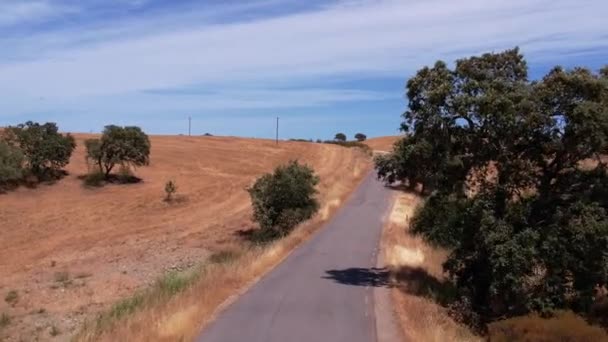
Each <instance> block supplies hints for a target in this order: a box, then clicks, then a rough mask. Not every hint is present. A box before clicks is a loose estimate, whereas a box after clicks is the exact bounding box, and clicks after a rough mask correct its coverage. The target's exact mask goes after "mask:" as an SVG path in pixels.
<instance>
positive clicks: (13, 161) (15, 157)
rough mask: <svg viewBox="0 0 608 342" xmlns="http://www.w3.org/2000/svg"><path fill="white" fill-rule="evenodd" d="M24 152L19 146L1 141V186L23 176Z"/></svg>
mask: <svg viewBox="0 0 608 342" xmlns="http://www.w3.org/2000/svg"><path fill="white" fill-rule="evenodd" d="M23 162H24V159H23V153H21V150H19V149H18V148H17V147H14V146H11V145H9V144H7V143H6V142H4V141H0V187H1V186H2V185H3V184H9V183H14V182H17V181H19V180H20V179H21V178H22V177H23Z"/></svg>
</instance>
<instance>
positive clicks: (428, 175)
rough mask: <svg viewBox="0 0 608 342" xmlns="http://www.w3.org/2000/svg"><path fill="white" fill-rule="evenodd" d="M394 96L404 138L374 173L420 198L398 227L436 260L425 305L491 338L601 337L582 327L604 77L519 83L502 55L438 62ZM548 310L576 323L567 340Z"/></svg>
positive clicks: (520, 67)
mask: <svg viewBox="0 0 608 342" xmlns="http://www.w3.org/2000/svg"><path fill="white" fill-rule="evenodd" d="M407 97H408V99H409V109H408V110H407V111H406V112H405V113H404V114H403V118H404V121H403V123H402V126H401V129H402V130H403V131H404V132H405V133H406V137H405V138H403V139H401V140H399V141H398V142H397V143H395V145H394V150H393V152H392V153H390V154H387V155H382V156H378V157H377V158H376V168H377V170H378V174H379V177H380V178H381V179H383V180H384V181H386V182H387V183H389V184H394V183H397V184H402V185H403V186H405V187H409V188H410V189H411V190H412V191H417V192H419V193H420V194H422V195H423V196H425V202H424V204H423V205H422V206H421V207H420V209H419V210H418V212H417V213H416V214H415V215H414V217H413V220H412V227H411V230H412V232H413V233H415V234H417V235H418V236H420V237H422V238H423V239H424V240H425V241H426V242H427V243H429V244H430V245H431V246H436V247H437V248H442V249H444V250H446V251H447V256H446V259H445V262H444V263H443V267H442V270H443V272H445V273H444V274H445V277H446V279H445V282H446V284H445V285H446V286H447V287H446V286H444V288H451V289H452V293H451V294H450V295H449V296H444V297H442V298H441V299H440V298H436V297H435V299H436V300H437V301H438V303H440V304H441V305H443V306H445V307H447V308H448V309H449V310H450V312H452V314H453V317H455V318H456V319H457V320H459V321H461V322H464V323H466V324H467V325H468V326H469V327H471V328H472V329H473V330H474V331H477V332H480V333H482V334H487V333H488V332H489V333H491V334H497V335H493V336H492V338H494V337H495V338H496V340H520V339H524V338H527V337H529V336H534V334H535V332H534V331H535V330H536V331H538V334H540V335H539V336H542V338H544V339H545V340H546V339H547V338H549V336H551V338H549V339H567V338H573V339H574V340H585V339H584V338H583V336H602V338H603V339H606V338H607V337H606V334H605V332H603V331H602V332H599V333H598V329H596V328H593V327H591V326H589V324H588V323H586V322H584V320H586V321H587V322H598V321H599V320H600V317H598V316H597V313H598V312H601V306H602V303H605V301H606V293H607V291H608V288H607V285H608V268H607V265H608V256H607V255H606V250H608V216H607V210H608V176H607V173H606V160H605V157H604V156H605V154H606V153H607V152H608V67H606V68H604V69H602V70H601V71H600V72H599V73H594V72H592V71H590V70H588V69H585V68H574V69H571V70H565V69H563V68H560V67H555V68H554V69H552V70H551V71H550V72H549V73H548V74H547V75H545V76H544V77H543V78H542V79H540V80H538V81H533V82H532V81H530V80H529V78H528V69H527V64H526V61H525V59H524V57H523V56H522V55H521V54H520V52H519V50H518V49H513V50H508V51H504V52H501V53H488V54H484V55H482V56H475V57H470V58H465V59H461V60H458V61H457V62H456V64H455V68H454V69H450V68H448V66H447V64H446V63H444V62H442V61H438V62H437V63H435V65H434V66H433V67H425V68H423V69H421V70H419V71H418V72H417V74H416V75H415V76H414V77H413V78H411V79H410V80H409V81H408V82H407ZM431 278H432V277H431ZM403 281H405V282H407V280H403ZM448 285H449V286H448ZM603 305H604V307H605V304H603ZM559 310H570V311H571V312H574V313H576V314H577V315H579V316H580V317H582V319H584V320H583V321H581V322H582V323H581V324H578V323H576V326H577V328H576V331H574V332H569V333H566V332H564V333H563V334H562V333H560V331H562V330H554V331H552V332H551V333H550V332H549V330H551V329H547V326H550V325H551V324H560V323H559V322H562V323H563V324H568V323H567V322H568V321H571V318H569V317H571V316H569V314H566V315H562V314H559V312H560V311H559ZM526 315H529V316H526ZM537 315H540V317H542V318H539V316H537ZM514 317H519V318H518V319H514V320H511V321H508V323H507V322H505V323H503V324H495V323H494V322H497V321H501V320H503V319H505V318H514ZM551 317H553V318H552V319H553V321H545V320H544V319H545V318H551ZM532 322H536V323H538V324H536V323H532ZM540 322H542V323H540ZM492 324H494V325H492ZM489 326H490V327H494V328H493V329H488V327H489ZM524 326H526V327H527V328H524ZM600 330H601V329H600ZM578 333H580V335H576V334H578ZM572 334H574V335H572ZM594 334H600V335H594ZM602 334H603V335H602ZM499 336H502V337H499ZM505 336H506V337H505ZM501 338H502V339H501Z"/></svg>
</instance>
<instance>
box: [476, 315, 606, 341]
mask: <svg viewBox="0 0 608 342" xmlns="http://www.w3.org/2000/svg"><path fill="white" fill-rule="evenodd" d="M488 332H489V336H488V340H489V341H491V342H508V341H538V342H551V341H580V342H595V341H608V334H606V332H605V331H604V330H603V329H602V328H600V327H597V326H592V325H589V324H588V323H587V322H585V320H584V319H582V318H581V317H580V316H577V315H575V314H574V313H572V312H571V311H566V312H558V313H556V315H555V316H554V317H551V318H542V317H540V316H538V315H535V314H531V315H527V316H521V317H515V318H511V319H507V320H503V321H498V322H496V323H492V324H490V325H489V329H488Z"/></svg>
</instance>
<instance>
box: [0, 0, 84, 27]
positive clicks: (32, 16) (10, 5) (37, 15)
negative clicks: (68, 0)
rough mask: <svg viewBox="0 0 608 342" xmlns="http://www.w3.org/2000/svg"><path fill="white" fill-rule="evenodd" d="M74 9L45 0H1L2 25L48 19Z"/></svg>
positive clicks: (0, 20)
mask: <svg viewBox="0 0 608 342" xmlns="http://www.w3.org/2000/svg"><path fill="white" fill-rule="evenodd" d="M73 11H75V8H74V7H71V6H66V5H58V4H52V3H51V2H49V1H45V0H36V1H30V0H5V1H2V2H0V27H2V26H11V25H16V24H23V23H30V22H36V21H41V20H46V19H49V18H53V17H57V16H60V15H63V14H65V13H69V12H73Z"/></svg>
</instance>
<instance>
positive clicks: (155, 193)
mask: <svg viewBox="0 0 608 342" xmlns="http://www.w3.org/2000/svg"><path fill="white" fill-rule="evenodd" d="M76 137H77V141H78V147H77V150H76V151H75V153H74V155H73V156H72V159H71V162H70V164H69V165H68V167H67V171H68V172H69V175H68V176H66V177H65V178H64V179H62V180H60V181H58V182H57V183H56V184H53V185H40V186H39V187H38V188H37V189H27V188H23V187H22V188H19V189H17V190H16V191H13V192H10V193H8V194H4V195H0V222H1V224H0V237H1V238H0V294H2V297H4V296H5V295H7V294H8V293H9V292H11V291H15V292H16V293H17V299H16V301H14V302H11V303H9V302H8V301H4V300H3V301H2V302H1V303H0V314H3V313H5V314H7V315H8V316H9V317H10V323H8V324H6V326H4V327H1V328H0V339H1V338H2V337H4V338H6V339H7V340H8V341H12V340H20V339H26V340H35V339H40V340H48V339H53V340H68V339H69V338H70V337H71V336H73V334H74V332H76V331H77V330H78V329H79V327H80V326H81V325H82V322H83V321H85V319H87V318H88V319H90V318H91V317H93V316H95V314H96V313H100V312H106V311H107V310H108V308H109V307H110V305H111V304H112V303H115V302H117V301H118V300H120V299H122V298H126V297H129V296H131V295H132V294H133V293H138V291H142V289H145V288H148V287H150V286H151V285H153V284H154V281H155V279H157V278H158V277H160V276H162V275H163V274H166V273H167V272H168V271H171V270H177V271H179V270H188V269H192V268H193V267H196V266H197V265H199V264H200V262H201V261H202V260H205V259H206V258H207V257H209V256H210V255H212V254H213V253H217V252H221V251H226V250H230V251H235V252H236V253H237V254H238V255H240V257H239V258H237V259H236V260H233V261H228V262H218V263H211V264H209V265H208V266H206V267H204V268H203V269H202V271H199V273H201V276H200V277H199V278H200V279H198V280H197V281H196V282H195V283H194V284H193V285H192V286H191V287H190V288H189V289H188V290H187V291H184V292H183V293H180V294H178V295H177V296H174V298H172V299H168V298H163V299H162V300H161V299H159V300H158V301H154V303H152V302H150V303H147V305H148V306H147V307H151V306H152V305H155V306H156V309H158V310H156V309H154V310H143V312H142V313H141V314H139V316H138V314H137V313H135V314H132V315H130V316H132V317H129V322H127V323H124V324H122V323H121V324H122V325H119V326H116V327H115V328H113V330H114V331H115V334H118V335H113V337H112V338H113V339H116V337H117V336H120V338H119V340H125V339H124V338H125V337H129V338H128V340H150V339H166V340H176V339H179V338H181V337H184V336H185V337H189V336H193V334H195V333H196V332H197V331H198V329H199V328H200V325H201V323H202V322H204V321H205V320H207V319H209V317H210V316H211V314H212V313H213V312H214V309H215V308H216V307H217V305H219V304H220V303H222V302H223V301H224V299H226V298H228V297H229V296H230V295H232V294H234V292H235V291H236V290H237V289H240V288H243V286H245V285H246V284H248V283H250V282H251V281H253V280H254V279H255V278H256V277H258V276H260V275H261V274H263V273H264V272H265V271H267V270H268V269H269V268H271V267H272V266H274V265H275V264H276V263H278V262H279V261H280V260H281V259H282V258H283V257H284V256H285V255H286V254H287V253H288V251H289V250H290V249H291V248H293V247H294V246H295V245H297V244H298V243H299V242H300V241H301V240H303V239H304V238H305V237H306V236H307V235H308V234H309V233H310V232H311V231H313V230H314V229H315V228H316V227H318V226H319V224H318V223H319V222H321V221H322V220H323V219H327V218H328V217H329V216H330V214H331V213H332V212H333V210H334V209H335V207H336V206H338V205H339V204H340V203H341V201H343V200H344V198H345V197H346V196H347V195H348V194H349V193H350V191H351V190H352V189H353V188H354V187H355V186H356V184H358V182H359V181H360V179H361V178H362V177H363V175H364V174H365V173H366V172H367V170H368V169H369V167H370V162H369V158H368V157H366V156H365V155H364V154H363V153H361V152H360V151H359V150H358V149H347V148H342V147H339V146H333V145H325V144H310V143H301V142H281V143H280V144H279V146H276V145H275V144H274V142H272V141H269V140H258V139H242V138H227V137H225V138H224V137H176V136H152V137H151V142H152V155H151V165H150V166H149V167H144V168H140V169H138V170H137V171H136V175H137V176H139V177H141V178H142V179H143V182H141V183H138V184H131V185H107V186H105V187H103V188H87V187H84V186H83V184H82V181H81V180H80V179H78V176H81V175H83V174H85V173H86V172H87V166H86V163H85V160H84V147H83V140H84V139H85V138H87V137H90V136H88V135H77V136H76ZM291 159H298V160H300V161H302V162H304V163H307V164H309V165H311V166H312V167H314V169H315V170H316V172H317V173H318V174H319V176H320V179H321V183H320V184H319V186H318V189H319V191H320V194H319V199H320V202H321V205H322V210H321V213H320V215H318V216H317V218H315V220H313V222H311V223H308V224H307V226H306V227H303V228H302V229H299V230H298V231H297V232H296V233H294V234H293V236H290V237H289V238H287V239H285V241H281V242H280V243H277V244H275V245H273V246H271V247H268V248H264V249H249V248H244V246H245V245H244V242H243V239H242V237H240V236H239V234H238V231H239V230H246V229H250V228H251V227H252V226H253V224H252V222H251V220H250V215H251V211H250V210H251V209H250V204H249V197H248V194H247V193H246V192H245V190H244V189H245V188H246V187H247V186H249V185H250V184H251V183H252V182H253V181H254V180H255V178H256V177H258V176H259V175H261V174H262V173H265V172H269V171H271V170H272V169H273V168H274V167H276V166H277V165H279V164H281V163H285V162H287V161H289V160H291ZM170 179H171V180H174V181H175V182H176V184H177V186H178V191H177V196H178V200H177V201H176V203H172V204H169V203H166V202H164V201H163V200H162V199H163V197H164V192H163V188H164V184H165V182H166V181H168V180H170ZM315 223H316V225H315ZM93 330H95V329H90V326H89V328H88V329H85V331H84V332H83V333H81V335H79V337H80V338H85V339H86V338H87V337H89V338H91V337H93V338H98V337H99V336H97V335H91V333H92V331H93ZM142 331H147V332H148V333H147V334H142ZM95 332H97V331H96V330H95ZM136 336H137V337H138V338H135V337H136ZM106 337H108V336H106ZM116 340H118V339H116Z"/></svg>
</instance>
